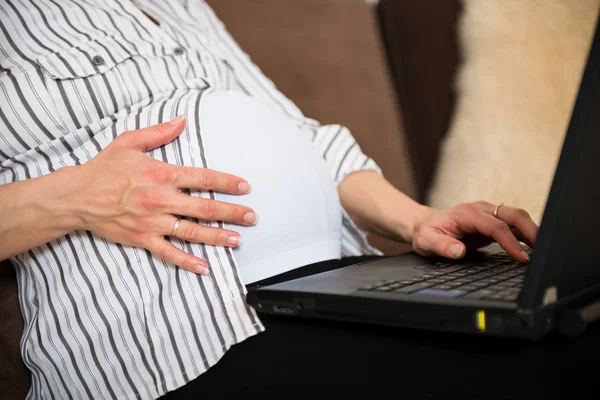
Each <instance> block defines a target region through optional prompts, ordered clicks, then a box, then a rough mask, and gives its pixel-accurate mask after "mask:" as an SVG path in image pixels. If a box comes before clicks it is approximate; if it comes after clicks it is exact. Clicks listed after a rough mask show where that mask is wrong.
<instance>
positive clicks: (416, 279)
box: [411, 278, 425, 283]
mask: <svg viewBox="0 0 600 400" xmlns="http://www.w3.org/2000/svg"><path fill="white" fill-rule="evenodd" d="M424 280H425V279H423V278H412V279H411V281H412V282H413V283H419V282H423V281H424Z"/></svg>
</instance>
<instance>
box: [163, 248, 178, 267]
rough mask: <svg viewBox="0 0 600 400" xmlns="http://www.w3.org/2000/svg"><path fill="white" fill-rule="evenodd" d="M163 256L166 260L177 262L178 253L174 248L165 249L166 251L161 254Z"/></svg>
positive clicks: (172, 262)
mask: <svg viewBox="0 0 600 400" xmlns="http://www.w3.org/2000/svg"><path fill="white" fill-rule="evenodd" d="M161 257H162V258H163V259H164V260H165V261H166V262H169V263H171V264H175V259H176V257H177V255H176V253H175V251H173V250H165V251H163V254H161Z"/></svg>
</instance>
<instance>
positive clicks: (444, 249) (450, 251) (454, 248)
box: [415, 230, 466, 259]
mask: <svg viewBox="0 0 600 400" xmlns="http://www.w3.org/2000/svg"><path fill="white" fill-rule="evenodd" d="M415 251H416V252H417V253H419V254H421V255H423V256H429V255H432V254H437V255H439V256H442V257H446V258H450V259H459V258H462V257H463V256H464V255H465V252H466V247H465V245H464V244H463V243H462V242H461V241H460V240H458V239H455V238H453V237H451V236H448V235H444V234H442V233H439V232H436V231H433V230H431V231H428V232H427V233H425V234H423V235H422V236H421V237H420V238H419V239H418V240H417V243H416V246H415Z"/></svg>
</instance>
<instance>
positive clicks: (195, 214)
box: [165, 193, 258, 226]
mask: <svg viewBox="0 0 600 400" xmlns="http://www.w3.org/2000/svg"><path fill="white" fill-rule="evenodd" d="M165 204H168V206H167V209H166V210H165V211H167V212H168V213H170V214H174V215H184V216H187V217H192V218H198V219H201V220H203V221H224V222H231V223H233V224H237V225H242V226H250V225H255V224H256V223H257V222H258V216H257V215H256V213H255V212H254V210H253V209H251V208H250V207H245V206H241V205H238V204H232V203H226V202H223V201H216V200H210V199H201V198H198V197H192V196H188V195H185V194H182V193H176V194H173V195H172V196H169V198H168V200H167V201H166V202H165Z"/></svg>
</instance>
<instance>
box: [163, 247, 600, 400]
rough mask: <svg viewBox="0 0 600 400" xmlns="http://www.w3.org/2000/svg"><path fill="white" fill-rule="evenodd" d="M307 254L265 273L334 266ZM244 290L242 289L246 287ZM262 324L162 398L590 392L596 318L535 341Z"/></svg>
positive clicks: (599, 365) (290, 321)
mask: <svg viewBox="0 0 600 400" xmlns="http://www.w3.org/2000/svg"><path fill="white" fill-rule="evenodd" d="M363 259H365V258H364V257H363V258H349V259H342V260H341V261H333V262H326V263H320V264H315V265H313V266H309V267H305V268H304V269H301V270H298V271H294V272H292V273H290V274H287V275H286V276H283V277H281V276H280V277H276V278H274V279H271V280H270V282H261V283H260V284H263V283H272V282H273V281H278V280H281V279H289V278H290V277H294V276H300V275H305V274H307V273H312V272H319V271H325V270H329V269H333V268H339V267H341V266H344V265H348V264H351V263H353V262H358V261H361V260H363ZM249 290H252V288H250V289H249ZM261 320H262V321H263V323H264V325H265V326H266V331H265V332H263V333H261V334H259V335H257V336H255V337H252V338H250V339H248V340H246V341H245V342H243V343H240V344H238V345H236V346H234V347H232V348H231V349H230V350H229V352H228V353H227V354H225V356H224V357H223V358H222V359H221V360H220V361H219V362H218V363H217V364H216V365H215V366H214V367H212V368H211V369H209V370H208V371H207V372H206V373H205V374H203V375H201V376H200V377H198V378H197V379H195V380H193V381H191V382H189V383H188V384H187V385H185V386H183V387H181V388H179V389H177V390H175V391H173V392H170V393H168V394H167V395H166V396H164V399H165V400H176V399H203V398H229V397H231V396H234V395H236V396H248V395H249V396H252V395H253V394H259V395H261V396H277V397H280V398H283V397H282V396H285V397H287V396H290V395H292V394H296V395H298V394H300V395H303V396H311V397H316V398H321V397H324V396H328V397H329V396H335V397H336V398H337V397H338V396H341V395H344V396H347V395H350V396H356V395H361V396H362V395H367V396H373V395H385V396H390V397H394V398H404V399H423V398H435V399H440V398H442V399H443V398H448V397H450V398H451V399H454V398H477V399H511V400H513V399H521V398H523V399H524V398H527V399H530V398H532V397H533V398H536V399H537V398H540V399H548V398H551V399H569V398H572V397H573V398H574V396H578V398H582V399H585V398H597V396H598V390H599V389H600V326H599V325H598V324H596V325H592V326H591V327H590V329H589V330H588V332H586V334H585V335H583V336H582V337H579V338H565V337H562V336H559V335H558V334H556V335H551V336H550V337H548V338H546V339H545V340H543V341H542V342H539V343H530V342H527V341H522V340H516V339H505V338H492V337H479V336H477V337H475V336H471V335H461V334H448V333H437V332H423V331H417V330H409V329H401V328H389V327H377V326H371V325H363V324H356V323H340V322H331V321H317V320H308V319H298V318H293V317H276V316H261Z"/></svg>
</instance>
